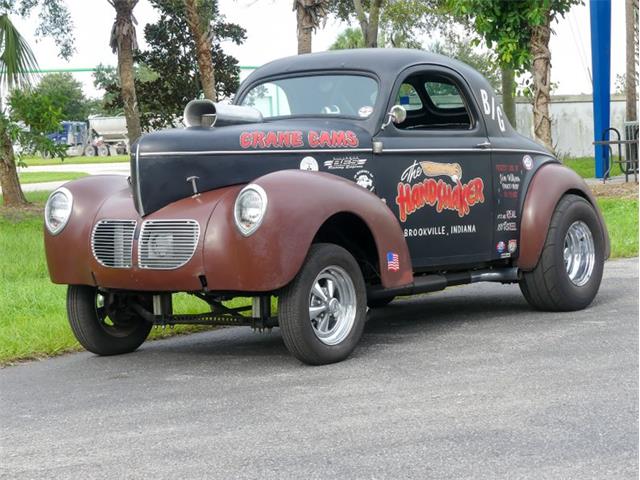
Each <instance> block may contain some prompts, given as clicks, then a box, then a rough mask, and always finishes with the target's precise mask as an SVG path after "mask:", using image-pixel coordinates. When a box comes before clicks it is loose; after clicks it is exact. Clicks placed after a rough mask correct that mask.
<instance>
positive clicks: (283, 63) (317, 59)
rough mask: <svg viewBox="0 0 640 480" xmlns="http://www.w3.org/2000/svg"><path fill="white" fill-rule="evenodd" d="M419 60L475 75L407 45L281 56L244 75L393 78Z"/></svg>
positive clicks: (446, 59) (458, 64)
mask: <svg viewBox="0 0 640 480" xmlns="http://www.w3.org/2000/svg"><path fill="white" fill-rule="evenodd" d="M421 63H430V64H437V65H445V66H448V67H450V68H453V69H454V70H456V71H458V72H459V73H461V74H463V76H465V77H467V76H469V75H472V76H475V75H478V73H477V72H476V71H475V70H474V69H473V68H471V67H469V66H468V65H466V64H465V63H462V62H459V61H457V60H454V59H452V58H449V57H445V56H444V55H439V54H437V53H429V52H425V51H423V50H412V49H406V48H359V49H349V50H331V51H327V52H319V53H308V54H305V55H295V56H291V57H285V58H280V59H278V60H274V61H272V62H269V63H267V64H265V65H263V66H262V67H260V68H259V69H257V70H256V71H255V72H253V73H252V74H251V75H249V77H247V79H246V81H245V83H247V84H249V83H252V82H253V81H254V80H255V79H256V78H262V77H270V76H272V75H278V74H283V73H287V72H300V71H307V70H340V69H349V70H365V71H371V72H375V73H377V74H378V75H379V76H380V77H385V76H387V75H393V76H394V77H395V76H396V75H397V74H398V73H399V72H401V71H402V70H404V69H405V68H407V67H410V66H412V65H416V64H421Z"/></svg>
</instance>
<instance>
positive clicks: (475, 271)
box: [45, 49, 609, 364]
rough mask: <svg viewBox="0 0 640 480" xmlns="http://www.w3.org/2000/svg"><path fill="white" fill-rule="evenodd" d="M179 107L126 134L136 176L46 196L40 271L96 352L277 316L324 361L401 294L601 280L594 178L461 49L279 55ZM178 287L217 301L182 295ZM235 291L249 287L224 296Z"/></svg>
mask: <svg viewBox="0 0 640 480" xmlns="http://www.w3.org/2000/svg"><path fill="white" fill-rule="evenodd" d="M184 122H185V124H186V128H183V129H171V130H165V131H160V132H154V133H150V134H148V135H145V136H143V137H142V138H141V139H140V140H139V141H138V142H137V143H135V144H134V145H133V146H132V155H131V177H130V178H129V179H127V178H125V177H121V176H91V177H86V178H83V179H80V180H76V181H73V182H69V183H67V184H66V185H65V186H64V187H63V188H60V189H58V190H56V191H55V192H53V193H52V194H51V196H50V198H49V200H48V202H47V204H46V208H45V225H46V226H45V245H46V253H47V261H48V266H49V272H50V275H51V279H52V281H53V282H55V283H60V284H67V285H69V287H68V294H67V307H68V315H69V321H70V323H71V327H72V329H73V331H74V333H75V335H76V337H77V338H78V341H79V342H80V343H81V344H82V345H83V346H84V347H85V348H86V349H88V350H90V351H92V352H95V353H97V354H100V355H110V354H118V353H125V352H130V351H133V350H135V349H136V348H137V347H138V346H139V345H140V344H141V343H142V342H143V341H144V340H145V339H146V337H147V335H148V333H149V331H150V329H151V327H152V326H153V325H173V324H183V323H186V324H189V323H191V324H217V325H220V324H223V325H251V326H253V327H255V328H271V327H274V326H278V327H279V328H280V330H281V333H282V337H283V339H284V342H285V344H286V346H287V348H288V349H289V350H290V351H291V353H293V354H294V355H295V356H296V357H297V358H299V359H300V360H302V361H303V362H306V363H310V364H325V363H331V362H336V361H340V360H342V359H344V358H346V357H347V356H348V355H349V354H350V353H351V352H352V351H353V349H354V348H355V346H356V344H357V342H358V340H359V338H360V336H361V334H362V331H363V328H364V324H365V319H366V314H367V306H368V307H370V308H375V307H380V306H384V305H386V304H387V303H389V302H390V301H392V300H393V299H394V297H397V296H402V295H412V294H417V293H423V292H433V291H437V290H442V289H444V288H446V287H448V286H452V285H462V284H467V283H473V282H481V281H491V282H502V283H515V282H517V283H519V284H520V288H521V290H522V292H523V294H524V296H525V298H526V299H527V301H528V302H529V303H530V304H531V305H532V306H533V307H535V308H538V309H543V310H577V309H582V308H585V307H586V306H588V305H589V304H590V303H591V301H592V300H593V298H594V296H595V295H596V293H597V291H598V288H599V285H600V281H601V278H602V271H603V264H604V260H605V259H606V258H607V257H608V255H609V238H608V234H607V231H606V227H605V224H604V221H603V218H602V215H601V213H600V212H599V210H598V207H597V206H596V202H595V201H594V198H593V196H592V195H591V193H590V192H589V189H588V187H587V186H586V185H585V183H584V182H583V181H582V179H580V178H579V177H578V175H576V174H575V173H574V172H572V171H571V170H569V169H567V168H565V167H563V166H562V165H561V164H560V163H559V162H558V161H557V160H556V159H555V158H554V156H553V155H552V154H551V153H550V152H548V151H547V150H545V149H544V148H543V147H541V146H540V145H538V144H537V143H535V142H533V141H531V140H529V139H527V138H524V137H522V136H520V135H519V134H517V133H516V132H515V131H514V130H513V128H512V127H511V126H510V125H509V122H508V121H507V119H506V117H505V115H504V113H503V111H502V109H501V107H500V103H499V101H498V99H497V98H496V96H495V94H494V93H493V90H492V89H491V87H490V85H489V83H487V81H486V80H485V79H484V78H483V77H482V76H481V75H480V74H478V73H477V72H476V71H475V70H473V69H472V68H470V67H469V66H467V65H465V64H463V63H460V62H457V61H454V60H451V59H448V58H446V57H442V56H439V55H432V54H428V53H425V52H421V51H416V50H395V49H391V50H384V49H376V50H366V49H365V50H351V51H343V52H328V53H318V54H309V55H301V56H297V57H292V58H285V59H282V60H277V61H274V62H272V63H269V64H267V65H265V66H263V67H262V68H259V69H258V70H256V71H255V72H254V73H252V74H251V75H250V76H249V77H248V78H247V79H246V80H245V81H244V82H243V84H242V86H241V87H240V89H239V91H238V93H237V95H236V96H235V98H234V100H233V104H232V105H225V104H216V103H213V102H210V101H208V100H194V101H192V102H190V103H189V104H188V105H187V107H186V108H185V112H184ZM175 292H188V293H190V294H193V295H195V296H198V297H199V298H201V299H202V300H205V301H206V302H207V303H208V304H209V306H210V311H207V312H204V313H201V314H189V315H186V314H176V313H174V311H173V308H172V293H175ZM238 296H242V297H252V299H253V301H252V305H251V306H248V307H247V308H245V309H244V310H243V309H242V308H231V307H229V306H225V305H224V304H223V302H224V301H227V300H230V299H232V298H233V297H238ZM272 296H277V297H278V312H277V316H274V315H273V314H272V312H271V302H270V298H271V297H272ZM243 312H244V314H243Z"/></svg>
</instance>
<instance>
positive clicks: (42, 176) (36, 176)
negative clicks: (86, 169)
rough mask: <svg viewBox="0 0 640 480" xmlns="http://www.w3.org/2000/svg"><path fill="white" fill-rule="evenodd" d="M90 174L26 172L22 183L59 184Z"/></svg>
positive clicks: (22, 176) (21, 176)
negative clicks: (59, 182)
mask: <svg viewBox="0 0 640 480" xmlns="http://www.w3.org/2000/svg"><path fill="white" fill-rule="evenodd" d="M87 175H88V174H87V173H83V172H24V173H20V174H19V177H20V183H21V184H23V185H24V184H26V183H42V182H58V181H62V180H75V179H76V178H81V177H86V176H87Z"/></svg>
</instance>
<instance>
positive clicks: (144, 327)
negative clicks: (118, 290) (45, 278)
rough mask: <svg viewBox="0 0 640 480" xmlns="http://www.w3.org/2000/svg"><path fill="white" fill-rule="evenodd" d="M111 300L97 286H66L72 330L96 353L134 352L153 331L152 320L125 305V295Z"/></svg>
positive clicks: (85, 346) (81, 341)
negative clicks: (123, 299)
mask: <svg viewBox="0 0 640 480" xmlns="http://www.w3.org/2000/svg"><path fill="white" fill-rule="evenodd" d="M111 300H112V302H111V303H109V304H108V305H107V304H105V296H103V295H102V294H100V293H99V292H98V289H97V288H95V287H90V286H86V285H70V286H69V288H68V290H67V315H68V317H69V324H70V325H71V330H73V334H74V335H75V337H76V339H77V340H78V342H80V344H81V345H82V346H83V347H84V348H86V349H87V350H89V351H90V352H93V353H95V354H97V355H118V354H121V353H129V352H133V351H134V350H136V349H137V348H138V347H139V346H140V345H142V343H143V342H144V341H145V340H146V338H147V336H148V335H149V332H150V331H151V327H152V325H151V323H149V322H146V321H144V320H143V319H142V318H140V317H139V316H138V315H136V314H135V313H133V312H132V311H130V309H125V308H122V305H123V302H122V301H119V300H122V299H116V298H115V297H113V298H112V299H111Z"/></svg>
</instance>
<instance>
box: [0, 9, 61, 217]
mask: <svg viewBox="0 0 640 480" xmlns="http://www.w3.org/2000/svg"><path fill="white" fill-rule="evenodd" d="M38 7H39V8H38ZM36 8H38V10H39V20H38V21H37V23H36V33H38V34H39V35H41V36H47V37H50V38H53V40H54V41H55V43H56V45H57V46H58V50H59V55H60V56H61V57H62V58H69V57H70V56H71V54H72V53H73V35H72V31H73V24H72V22H71V19H70V15H69V12H68V10H67V8H66V6H65V4H64V2H63V1H62V0H41V1H39V0H22V1H18V0H3V1H2V2H0V45H1V47H2V53H0V90H2V91H12V90H13V89H14V88H16V87H24V86H28V85H30V84H31V83H32V81H33V74H32V73H31V72H33V71H35V70H37V62H36V58H35V55H34V54H33V52H32V51H31V48H30V47H29V45H28V44H27V42H26V41H25V40H24V38H23V37H22V35H21V34H20V32H19V31H18V30H17V29H16V27H15V25H14V24H13V22H12V21H11V18H10V17H11V16H12V15H18V16H22V17H28V16H29V15H30V14H31V12H32V11H33V10H34V9H36ZM38 108H41V107H38ZM47 111H53V109H51V110H47ZM41 120H45V119H41ZM49 120H51V121H52V122H53V123H57V118H49ZM54 121H55V122H54ZM44 138H45V137H44V136H43V135H38V133H37V131H35V129H34V132H26V131H25V129H24V128H23V127H22V126H21V125H19V124H18V123H16V121H15V119H12V118H10V117H9V115H7V112H6V110H5V109H4V108H3V107H2V105H0V186H2V195H3V203H4V205H6V206H10V207H20V206H23V205H26V204H27V200H26V198H25V196H24V193H23V192H22V188H21V187H20V180H19V179H18V172H17V168H16V155H15V149H14V144H15V142H16V141H19V142H21V144H22V146H23V147H24V146H25V145H26V146H27V148H30V149H32V150H40V151H49V152H51V151H52V150H55V149H53V145H52V143H51V142H47V141H46V140H45V139H44ZM54 153H57V152H55V151H54Z"/></svg>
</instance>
